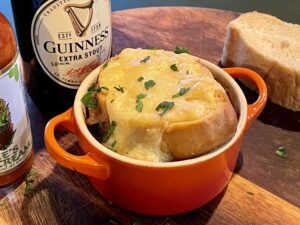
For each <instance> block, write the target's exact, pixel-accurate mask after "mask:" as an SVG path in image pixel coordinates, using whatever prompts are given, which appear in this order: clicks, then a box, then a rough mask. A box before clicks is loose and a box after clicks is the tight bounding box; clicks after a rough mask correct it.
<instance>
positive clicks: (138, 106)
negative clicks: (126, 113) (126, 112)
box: [135, 93, 147, 112]
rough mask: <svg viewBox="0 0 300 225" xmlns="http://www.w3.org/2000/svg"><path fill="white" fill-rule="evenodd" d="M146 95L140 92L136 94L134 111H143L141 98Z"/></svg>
mask: <svg viewBox="0 0 300 225" xmlns="http://www.w3.org/2000/svg"><path fill="white" fill-rule="evenodd" d="M146 96H147V95H146V94H144V93H141V94H139V95H137V96H136V106H135V109H136V111H138V112H142V111H143V106H144V104H143V102H142V101H141V99H143V98H145V97H146Z"/></svg>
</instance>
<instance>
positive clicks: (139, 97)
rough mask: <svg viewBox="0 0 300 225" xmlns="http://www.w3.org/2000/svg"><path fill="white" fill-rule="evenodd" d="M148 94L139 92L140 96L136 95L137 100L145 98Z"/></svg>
mask: <svg viewBox="0 0 300 225" xmlns="http://www.w3.org/2000/svg"><path fill="white" fill-rule="evenodd" d="M146 96H147V95H146V94H144V93H141V94H139V95H138V96H136V100H137V101H139V100H141V99H143V98H145V97H146Z"/></svg>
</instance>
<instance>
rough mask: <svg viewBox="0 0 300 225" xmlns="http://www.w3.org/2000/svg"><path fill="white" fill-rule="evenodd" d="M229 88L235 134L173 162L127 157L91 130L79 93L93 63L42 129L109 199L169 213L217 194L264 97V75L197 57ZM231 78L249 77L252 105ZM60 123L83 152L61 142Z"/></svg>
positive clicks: (55, 152) (60, 157)
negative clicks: (66, 105) (69, 102)
mask: <svg viewBox="0 0 300 225" xmlns="http://www.w3.org/2000/svg"><path fill="white" fill-rule="evenodd" d="M201 63H202V64H203V65H204V66H206V67H207V68H208V69H209V70H210V71H211V73H212V74H213V76H214V77H215V78H216V80H217V81H218V82H220V83H221V84H222V85H223V86H224V87H225V89H226V90H227V91H229V96H230V99H231V101H232V103H233V105H234V107H235V110H236V112H237V115H238V127H237V131H236V133H235V135H234V136H233V137H232V138H231V139H230V140H229V141H228V142H227V143H226V144H224V145H222V146H221V147H219V148H218V149H216V150H213V151H211V152H209V153H207V154H204V155H202V156H199V157H196V158H193V159H188V160H182V161H175V162H146V161H140V160H135V159H131V158H128V157H126V156H123V155H120V154H118V153H115V152H113V151H111V150H110V149H108V148H106V147H105V146H104V145H102V144H101V143H99V142H98V141H97V140H96V139H95V138H94V137H93V136H92V134H91V133H90V132H89V130H88V128H87V126H86V124H85V117H84V113H83V109H84V106H83V105H82V103H81V98H82V97H83V95H84V94H85V93H86V92H87V90H88V88H89V87H90V86H91V85H92V83H95V82H96V81H97V78H98V75H99V71H100V69H99V68H97V69H95V70H94V71H93V72H92V73H91V74H89V75H88V77H87V78H86V79H85V80H84V81H83V83H82V84H81V86H80V88H79V90H78V92H77V95H76V98H75V102H74V106H73V108H71V109H69V110H68V111H66V112H65V113H62V114H61V115H58V116H56V117H54V118H53V119H51V120H50V121H49V123H48V124H47V126H46V129H45V143H46V147H47V149H48V151H49V153H50V155H51V156H52V157H53V158H54V159H55V160H56V161H57V162H58V163H59V164H61V165H63V166H64V167H67V168H69V169H71V170H75V171H77V172H79V173H82V174H84V175H86V176H88V178H89V180H90V182H91V183H92V185H93V186H94V187H95V189H96V190H97V191H98V192H99V193H100V194H101V195H102V196H103V197H104V198H105V199H107V200H109V201H111V202H112V203H113V204H115V205H118V206H120V207H122V208H124V209H128V210H131V211H134V212H137V213H141V214H150V215H172V214H178V213H183V212H187V211H190V210H193V209H196V208H198V207H200V206H202V205H204V204H206V203H207V202H209V201H210V200H212V199H213V198H214V197H216V196H217V195H218V194H219V193H220V192H221V191H222V190H223V189H224V188H225V186H226V185H227V184H228V182H229V180H230V177H231V175H232V173H233V169H234V166H235V163H236V160H237V157H238V153H239V149H240V144H241V141H242V138H243V136H244V134H245V131H246V130H247V129H248V128H249V127H250V125H251V123H252V122H253V121H254V120H255V119H256V118H257V116H258V115H259V114H260V113H261V111H262V109H263V108H264V106H265V104H266V100H267V88H266V85H265V83H264V81H263V80H262V79H261V78H260V76H259V75H258V74H256V73H255V72H253V71H251V70H248V69H244V68H227V69H224V70H223V69H221V68H219V67H217V66H216V65H214V64H212V63H210V62H208V61H205V60H201ZM233 78H241V79H247V80H250V81H252V82H253V83H254V84H256V86H257V88H258V93H259V97H258V99H257V101H256V102H255V103H253V104H251V105H248V104H247V101H246V98H245V96H244V94H243V92H242V90H241V89H240V87H239V86H238V84H237V83H236V82H235V81H234V79H233ZM58 127H63V128H65V129H67V130H69V131H70V132H72V133H74V134H75V135H76V136H77V137H78V140H79V144H80V146H81V148H82V150H83V151H84V152H85V153H86V154H85V155H84V156H75V155H72V154H70V153H68V152H66V151H65V150H64V149H63V148H62V147H60V146H59V144H58V142H57V140H56V138H55V136H54V132H55V130H56V129H57V128H58Z"/></svg>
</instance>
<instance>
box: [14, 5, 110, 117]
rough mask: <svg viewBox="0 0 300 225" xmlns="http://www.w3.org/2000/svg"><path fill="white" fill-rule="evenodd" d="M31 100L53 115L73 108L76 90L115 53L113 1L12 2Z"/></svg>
mask: <svg viewBox="0 0 300 225" xmlns="http://www.w3.org/2000/svg"><path fill="white" fill-rule="evenodd" d="M11 5H12V9H13V15H14V21H15V26H16V32H17V38H18V43H19V48H20V53H21V57H22V59H23V73H24V79H25V83H26V86H27V90H28V92H29V94H30V96H31V97H32V98H33V100H34V102H35V103H36V104H37V105H38V107H39V108H40V109H41V110H42V111H43V112H44V113H46V114H48V115H56V114H58V113H61V112H62V111H63V110H66V109H67V108H69V107H70V106H72V104H73V101H74V96H75V93H76V89H78V87H79V85H80V83H81V82H82V80H83V79H84V78H85V77H86V76H87V74H88V73H89V72H91V71H92V70H93V69H95V68H96V67H97V66H98V65H100V64H101V63H102V62H103V61H105V60H106V59H108V57H109V56H110V54H111V41H112V38H111V35H112V28H111V6H110V0H23V1H19V0H11Z"/></svg>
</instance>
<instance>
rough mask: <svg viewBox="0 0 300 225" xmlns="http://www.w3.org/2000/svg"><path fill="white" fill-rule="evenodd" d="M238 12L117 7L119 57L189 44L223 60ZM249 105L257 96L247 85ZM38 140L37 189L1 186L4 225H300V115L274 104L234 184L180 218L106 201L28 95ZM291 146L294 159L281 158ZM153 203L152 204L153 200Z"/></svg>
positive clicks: (246, 144) (67, 141) (252, 133)
mask: <svg viewBox="0 0 300 225" xmlns="http://www.w3.org/2000/svg"><path fill="white" fill-rule="evenodd" d="M237 16H238V14H237V13H233V12H228V11H221V10H213V9H204V8H192V7H163V8H141V9H131V10H124V11H117V12H114V13H113V14H112V20H113V55H115V54H118V53H119V52H120V51H121V50H122V49H123V48H126V47H133V48H136V47H142V48H150V47H155V48H162V49H167V50H173V49H174V48H175V46H184V47H187V48H188V49H189V50H190V52H191V54H193V55H196V56H199V57H202V58H204V59H207V60H209V61H211V62H213V63H215V64H218V63H219V61H220V56H221V54H222V48H223V44H224V37H225V33H226V26H227V24H228V22H229V21H231V20H232V19H234V18H236V17H237ZM244 91H245V93H246V96H247V99H248V101H249V102H251V101H253V100H255V98H256V94H255V93H253V92H251V91H249V90H248V89H246V88H244ZM27 103H28V110H29V116H30V119H31V126H32V132H33V138H34V149H35V161H34V164H33V168H34V169H36V171H37V173H36V174H35V175H33V176H34V177H33V179H34V191H33V192H32V193H30V194H29V195H27V196H24V193H25V192H24V191H25V182H24V179H21V180H20V181H19V182H17V183H15V184H14V185H11V186H8V187H4V188H1V189H0V198H1V200H0V225H6V224H9V225H10V224H12V225H19V224H20V225H21V224H22V225H44V224H45V225H56V224H59V225H60V224H68V225H77V224H80V225H94V224H95V225H96V224H134V225H137V224H160V225H162V224H164V225H166V224H284V225H285V224H289V225H290V224H291V225H292V224H295V225H296V224H300V209H299V207H300V147H299V146H300V114H299V113H295V112H292V111H289V110H286V109H283V108H281V107H279V106H277V105H274V104H272V103H270V102H268V103H267V106H266V108H265V109H264V111H263V113H262V114H261V116H260V117H259V118H258V120H257V121H255V122H254V124H253V126H252V127H251V128H250V129H249V130H248V132H247V134H246V136H245V137H244V139H243V143H242V146H241V153H240V155H239V159H238V162H237V166H236V171H235V174H234V175H233V177H232V179H231V181H230V183H229V185H228V186H227V187H226V189H225V190H224V191H223V192H222V193H221V194H220V195H219V196H217V197H216V198H215V199H214V200H212V201H211V202H210V203H208V204H207V205H205V206H203V207H201V208H199V209H197V210H194V211H192V212H189V213H185V214H182V215H177V216H168V217H155V216H143V215H136V214H134V213H132V212H129V211H126V210H123V209H120V208H118V207H116V206H114V205H112V204H111V203H110V202H107V201H106V200H105V199H103V198H102V197H101V196H100V195H99V194H98V193H97V192H96V191H95V190H94V189H93V187H92V186H91V185H90V184H89V182H88V180H87V179H86V177H84V176H83V175H80V174H77V173H75V172H73V171H70V170H68V169H65V168H63V167H61V166H60V165H58V164H57V163H56V162H55V161H54V160H53V159H52V158H51V157H50V156H49V154H48V153H47V151H46V149H45V145H44V139H43V131H44V127H45V124H46V123H47V120H48V119H49V118H45V117H44V116H43V114H42V113H41V112H40V111H39V110H38V109H37V108H36V106H35V104H34V103H33V102H32V101H31V99H30V97H28V96H27ZM57 135H58V137H59V140H60V144H61V145H62V146H63V147H65V148H68V149H70V150H72V149H74V148H76V146H77V142H76V137H75V136H74V135H72V134H69V133H66V132H63V131H62V132H59V133H58V134H57ZM280 146H285V147H286V150H287V158H286V159H283V158H280V157H278V156H276V155H275V151H276V150H277V148H278V147H280ZM145 204H147V203H146V202H145Z"/></svg>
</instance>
